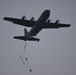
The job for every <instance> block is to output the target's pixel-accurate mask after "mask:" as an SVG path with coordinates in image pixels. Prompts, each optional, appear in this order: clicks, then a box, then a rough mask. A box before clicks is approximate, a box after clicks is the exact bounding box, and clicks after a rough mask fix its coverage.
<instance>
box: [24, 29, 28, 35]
mask: <svg viewBox="0 0 76 75" xmlns="http://www.w3.org/2000/svg"><path fill="white" fill-rule="evenodd" d="M24 35H25V36H27V35H28V31H27V29H26V28H24Z"/></svg>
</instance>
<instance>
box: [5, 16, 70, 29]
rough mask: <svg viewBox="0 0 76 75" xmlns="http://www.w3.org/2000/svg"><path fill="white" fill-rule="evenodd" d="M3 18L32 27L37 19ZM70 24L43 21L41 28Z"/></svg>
mask: <svg viewBox="0 0 76 75" xmlns="http://www.w3.org/2000/svg"><path fill="white" fill-rule="evenodd" d="M4 20H6V21H10V22H13V23H15V24H18V25H21V26H26V27H33V26H34V25H35V23H36V22H37V21H31V20H25V19H24V20H22V19H18V18H11V17H4ZM70 26H71V24H62V23H47V22H45V23H44V24H43V29H46V28H59V27H70Z"/></svg>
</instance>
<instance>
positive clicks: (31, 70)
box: [20, 56, 32, 72]
mask: <svg viewBox="0 0 76 75" xmlns="http://www.w3.org/2000/svg"><path fill="white" fill-rule="evenodd" d="M20 58H21V60H22V62H23V64H24V65H25V66H26V68H27V69H29V71H30V72H31V71H32V70H31V69H30V68H29V67H28V66H27V65H26V64H25V62H24V61H23V58H22V56H20Z"/></svg>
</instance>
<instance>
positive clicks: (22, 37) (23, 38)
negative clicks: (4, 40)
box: [14, 36, 40, 42]
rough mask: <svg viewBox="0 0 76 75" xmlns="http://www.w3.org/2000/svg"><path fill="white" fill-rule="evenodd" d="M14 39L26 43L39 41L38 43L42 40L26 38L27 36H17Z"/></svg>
mask: <svg viewBox="0 0 76 75" xmlns="http://www.w3.org/2000/svg"><path fill="white" fill-rule="evenodd" d="M14 39H19V40H24V41H38V42H39V40H40V39H38V38H34V37H29V38H26V37H25V36H15V37H14Z"/></svg>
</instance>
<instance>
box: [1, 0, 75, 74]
mask: <svg viewBox="0 0 76 75" xmlns="http://www.w3.org/2000/svg"><path fill="white" fill-rule="evenodd" d="M45 9H49V10H50V11H51V15H50V18H51V20H52V22H55V21H56V19H60V21H61V22H62V23H70V24H71V27H69V28H60V29H49V30H48V29H47V30H42V31H41V32H40V33H39V34H38V35H37V36H36V37H39V38H40V42H39V43H38V42H27V47H26V56H27V57H28V61H25V63H26V64H27V65H28V67H30V68H31V69H32V70H33V71H32V72H31V73H30V72H29V71H28V69H27V68H26V67H25V66H24V65H23V63H22V61H21V59H20V55H22V56H23V47H24V43H25V42H24V41H19V40H15V39H13V36H15V35H24V31H23V30H24V27H21V26H18V25H16V24H13V23H11V22H7V21H4V20H3V18H4V17H5V16H7V17H15V18H21V17H22V16H23V15H26V16H27V19H30V17H31V16H34V17H36V20H37V19H38V18H39V16H40V15H41V13H42V12H43V11H44V10H45ZM27 29H28V30H29V29H30V28H27ZM0 75H76V1H75V0H0Z"/></svg>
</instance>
